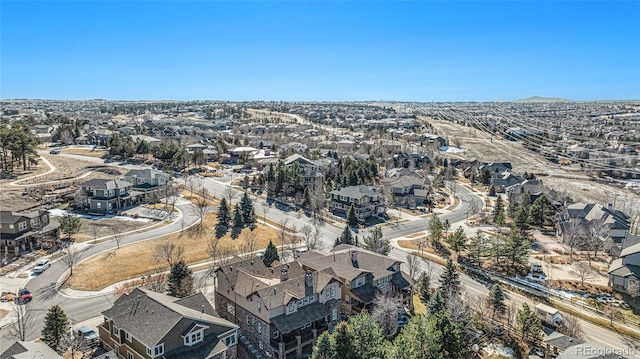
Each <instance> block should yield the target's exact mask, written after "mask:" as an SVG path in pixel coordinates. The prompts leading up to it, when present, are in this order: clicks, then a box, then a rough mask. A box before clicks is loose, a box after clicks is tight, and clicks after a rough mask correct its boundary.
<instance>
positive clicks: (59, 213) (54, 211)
mask: <svg viewBox="0 0 640 359" xmlns="http://www.w3.org/2000/svg"><path fill="white" fill-rule="evenodd" d="M68 213H69V212H67V211H65V210H64V209H60V208H54V209H50V210H49V214H51V215H52V216H54V217H62V216H64V215H65V214H68ZM72 215H74V216H76V217H80V218H86V219H93V220H98V219H100V218H108V219H116V220H120V221H132V222H151V219H149V218H134V217H129V216H116V215H113V214H107V215H104V216H91V215H88V214H75V213H72Z"/></svg>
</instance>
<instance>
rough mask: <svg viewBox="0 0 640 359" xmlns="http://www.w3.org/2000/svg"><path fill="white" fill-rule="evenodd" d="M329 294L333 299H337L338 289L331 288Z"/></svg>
mask: <svg viewBox="0 0 640 359" xmlns="http://www.w3.org/2000/svg"><path fill="white" fill-rule="evenodd" d="M329 292H330V293H331V298H333V297H335V296H336V287H331V289H330V290H329Z"/></svg>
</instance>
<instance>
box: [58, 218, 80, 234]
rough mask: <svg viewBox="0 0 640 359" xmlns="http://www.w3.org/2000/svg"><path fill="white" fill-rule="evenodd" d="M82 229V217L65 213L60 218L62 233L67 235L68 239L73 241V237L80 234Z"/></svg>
mask: <svg viewBox="0 0 640 359" xmlns="http://www.w3.org/2000/svg"><path fill="white" fill-rule="evenodd" d="M80 227H82V221H81V220H80V217H77V216H74V215H73V214H71V213H65V214H64V215H63V216H62V217H61V218H60V231H61V232H62V233H64V234H66V235H67V239H71V235H73V234H76V233H78V232H80Z"/></svg>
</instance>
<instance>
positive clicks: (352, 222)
mask: <svg viewBox="0 0 640 359" xmlns="http://www.w3.org/2000/svg"><path fill="white" fill-rule="evenodd" d="M346 220H347V225H349V226H350V227H357V226H358V215H357V214H356V206H355V205H354V204H353V203H351V206H349V209H348V210H347V217H346Z"/></svg>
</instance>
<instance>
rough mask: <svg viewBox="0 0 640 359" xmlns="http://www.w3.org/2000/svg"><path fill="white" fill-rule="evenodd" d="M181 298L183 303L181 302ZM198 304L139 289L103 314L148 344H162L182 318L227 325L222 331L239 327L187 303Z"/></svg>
mask: <svg viewBox="0 0 640 359" xmlns="http://www.w3.org/2000/svg"><path fill="white" fill-rule="evenodd" d="M194 296H202V293H196V294H194ZM205 300H206V299H205ZM178 301H180V302H181V304H178V303H177V302H178ZM195 303H201V299H189V298H185V299H178V298H173V297H170V296H167V295H164V294H160V293H155V292H152V291H149V290H146V289H140V288H136V289H134V290H133V291H132V292H131V294H128V295H127V294H125V295H122V296H121V297H120V298H118V299H117V300H116V301H115V303H114V304H113V307H111V308H110V309H107V310H105V311H104V312H102V315H104V316H105V317H106V318H107V319H110V320H113V322H114V324H115V325H116V326H117V327H118V328H121V329H124V330H125V331H127V332H129V333H131V334H133V335H134V336H135V337H136V339H138V340H139V341H140V342H141V343H142V344H144V345H146V346H147V347H153V346H155V345H156V344H157V343H159V342H160V341H161V340H162V339H163V338H164V336H165V335H166V334H167V333H168V332H169V330H171V328H173V327H174V326H175V325H176V324H178V322H180V320H182V319H183V318H187V319H191V320H194V321H198V322H204V323H209V324H213V325H215V326H217V327H219V328H224V329H223V330H222V331H221V332H226V331H228V330H231V329H233V328H236V326H235V325H234V324H232V323H230V322H228V321H226V320H224V319H222V318H220V317H218V316H213V315H210V314H207V313H202V312H201V310H200V308H198V309H194V308H189V307H187V306H185V304H186V305H194V304H195ZM205 311H206V308H205Z"/></svg>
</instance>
